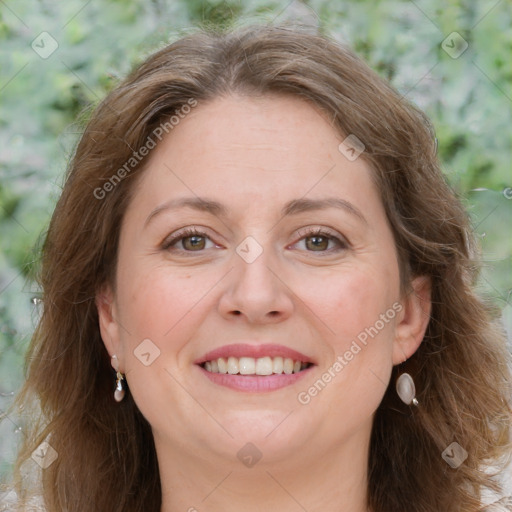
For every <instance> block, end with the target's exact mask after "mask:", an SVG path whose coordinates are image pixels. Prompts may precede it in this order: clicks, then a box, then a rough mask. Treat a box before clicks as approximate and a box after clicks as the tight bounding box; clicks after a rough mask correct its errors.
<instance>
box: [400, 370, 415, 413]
mask: <svg viewBox="0 0 512 512" xmlns="http://www.w3.org/2000/svg"><path fill="white" fill-rule="evenodd" d="M396 392H397V394H398V396H399V397H400V400H402V402H404V404H407V405H411V404H413V405H416V406H417V405H418V400H417V398H416V386H415V385H414V380H413V379H412V377H411V376H410V375H409V374H408V373H402V375H400V377H398V379H397V381H396Z"/></svg>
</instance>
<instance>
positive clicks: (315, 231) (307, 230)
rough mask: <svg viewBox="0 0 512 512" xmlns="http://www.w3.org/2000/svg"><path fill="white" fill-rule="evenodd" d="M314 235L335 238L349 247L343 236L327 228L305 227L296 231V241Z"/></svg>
mask: <svg viewBox="0 0 512 512" xmlns="http://www.w3.org/2000/svg"><path fill="white" fill-rule="evenodd" d="M314 235H319V236H321V235H323V236H328V237H330V238H336V239H338V240H339V241H340V242H343V243H344V244H346V245H350V242H349V241H348V239H347V238H346V237H345V236H343V235H342V234H341V233H339V232H338V231H336V230H334V229H332V228H329V227H327V226H305V227H303V228H300V229H298V230H297V236H298V237H299V238H298V239H297V241H299V240H301V239H302V238H305V237H307V236H314Z"/></svg>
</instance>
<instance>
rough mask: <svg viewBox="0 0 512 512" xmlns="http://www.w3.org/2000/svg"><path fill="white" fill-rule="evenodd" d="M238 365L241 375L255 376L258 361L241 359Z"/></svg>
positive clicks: (249, 358)
mask: <svg viewBox="0 0 512 512" xmlns="http://www.w3.org/2000/svg"><path fill="white" fill-rule="evenodd" d="M229 359H231V358H229ZM238 365H239V368H240V375H254V372H255V370H256V361H255V360H254V357H241V358H240V359H239V360H238Z"/></svg>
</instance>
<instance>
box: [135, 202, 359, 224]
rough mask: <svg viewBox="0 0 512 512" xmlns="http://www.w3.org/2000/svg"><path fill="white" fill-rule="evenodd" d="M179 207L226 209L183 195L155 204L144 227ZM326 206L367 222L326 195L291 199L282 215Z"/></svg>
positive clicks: (217, 213)
mask: <svg viewBox="0 0 512 512" xmlns="http://www.w3.org/2000/svg"><path fill="white" fill-rule="evenodd" d="M180 208H191V209H194V210H197V211H201V212H207V213H210V214H212V215H215V216H216V217H226V216H227V214H228V209H227V208H226V207H225V206H224V205H222V204H221V203H219V202H218V201H214V200H212V199H207V198H201V197H183V198H180V199H172V200H170V201H167V202H165V203H163V204H161V205H160V206H157V207H156V208H155V209H154V210H153V211H152V212H151V213H150V214H149V215H148V217H147V219H146V220H145V222H144V227H146V226H147V225H148V224H149V223H150V222H151V220H152V219H153V218H154V217H156V216H157V215H158V214H160V213H162V212H164V211H167V210H177V209H180ZM328 208H337V209H340V210H344V211H345V212H347V213H349V214H351V215H353V216H355V217H357V218H358V219H359V220H361V221H363V222H364V223H365V224H368V222H367V220H366V219H365V217H364V215H363V214H362V213H361V211H360V210H359V209H358V208H356V207H355V206H354V205H353V204H352V203H350V202H349V201H346V200H345V199H340V198H339V197H326V198H323V199H304V198H302V199H293V200H292V201H289V202H288V203H286V204H285V206H284V207H283V209H282V216H283V217H288V216H290V215H298V214H299V213H304V212H310V211H314V210H325V209H328Z"/></svg>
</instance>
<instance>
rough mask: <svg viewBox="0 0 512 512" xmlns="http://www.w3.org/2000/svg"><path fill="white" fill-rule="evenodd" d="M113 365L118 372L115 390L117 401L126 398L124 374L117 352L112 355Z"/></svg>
mask: <svg viewBox="0 0 512 512" xmlns="http://www.w3.org/2000/svg"><path fill="white" fill-rule="evenodd" d="M112 366H113V367H114V370H115V371H116V372H117V375H116V390H115V391H114V399H115V401H116V402H120V401H121V400H122V399H123V398H124V389H123V380H124V376H123V374H122V373H121V372H120V371H119V361H118V360H117V356H116V355H115V354H114V355H113V356H112Z"/></svg>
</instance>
